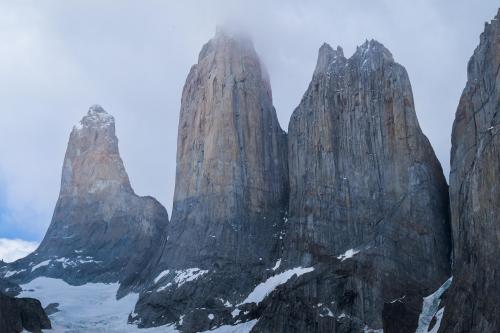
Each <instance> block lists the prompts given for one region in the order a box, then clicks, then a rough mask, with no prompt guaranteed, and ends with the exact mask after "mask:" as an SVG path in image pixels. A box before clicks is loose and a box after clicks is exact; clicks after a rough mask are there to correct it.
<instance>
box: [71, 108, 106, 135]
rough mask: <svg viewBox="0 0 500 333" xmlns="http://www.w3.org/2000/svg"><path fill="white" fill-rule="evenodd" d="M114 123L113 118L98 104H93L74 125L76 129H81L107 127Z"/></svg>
mask: <svg viewBox="0 0 500 333" xmlns="http://www.w3.org/2000/svg"><path fill="white" fill-rule="evenodd" d="M114 123H115V118H114V117H113V116H112V115H110V114H109V113H107V112H106V110H104V108H103V107H102V106H100V105H98V104H94V105H92V106H91V107H90V108H89V111H88V112H87V114H86V115H85V116H84V117H83V118H82V120H80V122H79V123H78V124H77V125H75V129H76V130H81V129H82V128H84V127H101V128H102V127H109V126H110V125H113V124H114Z"/></svg>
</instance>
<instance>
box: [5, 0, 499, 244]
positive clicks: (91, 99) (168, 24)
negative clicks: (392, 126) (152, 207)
mask: <svg viewBox="0 0 500 333" xmlns="http://www.w3.org/2000/svg"><path fill="white" fill-rule="evenodd" d="M497 7H498V1H497V0H481V1H466V0H448V1H442V0H441V1H438V0H426V1H424V0H413V1H400V0H365V1H356V0H349V1H332V0H329V1H327V0H325V1H298V0H295V1H293V0H292V1H290V0H288V1H267V0H262V1H256V0H253V1H234V0H227V1H222V0H221V1H186V0H182V1H175V2H174V1H153V0H151V1H102V0H99V1H88V0H87V1H83V0H82V1H62V0H61V1H3V0H0V45H1V46H0V103H1V104H0V105H1V108H0V238H21V239H25V240H29V241H39V240H41V238H42V237H43V234H44V232H45V230H46V228H47V227H48V224H49V223H50V219H51V215H52V210H53V208H54V206H55V202H56V200H57V195H58V192H59V185H60V173H61V166H62V161H63V157H64V153H65V149H66V144H67V141H68V136H69V133H70V131H71V128H72V126H73V125H74V124H75V123H77V122H78V121H79V120H80V119H81V117H82V116H83V115H84V114H85V113H86V111H87V109H88V107H89V106H90V105H91V104H95V103H98V104H101V105H102V106H103V107H104V108H105V109H106V110H107V111H108V112H109V113H111V114H113V115H114V116H115V118H116V126H117V135H118V137H119V140H120V151H121V154H122V158H123V160H124V162H125V167H126V169H127V171H128V174H129V176H130V180H131V182H132V186H133V187H134V189H135V191H136V192H137V193H138V194H139V195H152V196H154V197H156V198H157V199H158V200H159V201H160V202H162V203H163V204H164V205H165V206H166V208H167V209H168V211H169V213H170V212H171V206H172V196H173V190H174V180H175V179H174V177H175V153H176V137H177V123H178V114H179V108H180V98H181V91H182V86H183V84H184V80H185V78H186V76H187V73H188V71H189V68H190V67H191V65H192V64H193V63H195V62H196V59H197V57H198V52H199V50H200V49H201V47H202V45H203V44H204V43H205V42H206V41H207V40H208V39H210V38H211V37H212V36H213V34H214V33H215V27H216V25H217V24H221V25H223V24H226V25H227V24H229V25H238V26H239V27H241V28H243V29H245V30H246V31H247V32H248V33H249V34H250V35H251V36H252V37H253V40H254V44H255V47H256V49H257V52H258V53H259V54H260V56H261V58H262V60H263V62H264V64H265V65H266V67H267V69H268V71H269V74H270V76H271V84H272V88H273V95H274V105H275V107H276V110H277V112H278V117H279V120H280V122H281V126H282V127H283V128H284V129H287V127H288V121H289V118H290V115H291V113H292V111H293V110H294V108H295V107H296V106H297V105H298V103H299V101H300V99H301V97H302V94H303V93H304V91H305V89H306V87H307V85H308V84H309V81H310V79H311V76H312V72H313V69H314V65H315V62H316V56H317V50H318V48H319V47H320V45H321V44H322V43H323V42H328V43H329V44H331V45H332V46H333V47H335V46H337V45H341V46H342V47H343V48H344V53H345V55H346V56H350V55H351V54H352V53H353V52H354V51H355V48H356V45H360V44H361V43H363V41H364V40H365V39H371V38H374V39H377V40H378V41H380V42H381V43H383V44H384V45H385V46H386V47H387V48H388V49H389V50H390V51H391V52H392V54H393V55H394V58H395V60H396V61H397V62H399V63H401V64H402V65H404V66H405V67H406V69H407V70H408V73H409V75H410V80H411V82H412V86H413V93H414V96H415V103H416V109H417V115H418V117H419V121H420V124H421V127H422V129H423V131H424V133H425V134H426V135H427V136H428V137H429V139H430V141H431V143H432V144H433V146H434V149H435V151H436V154H437V156H438V158H439V159H440V161H441V163H442V165H443V168H444V170H445V174H446V175H447V174H448V172H449V150H450V133H451V126H452V122H453V118H454V113H455V109H456V106H457V104H458V99H459V96H460V93H461V91H462V89H463V87H464V85H465V81H466V68H467V61H468V59H469V57H470V56H471V55H472V52H473V50H474V48H475V47H476V45H477V44H478V42H479V34H480V33H481V31H482V30H483V28H484V22H485V21H489V20H491V19H492V18H493V17H494V15H495V14H496V12H497Z"/></svg>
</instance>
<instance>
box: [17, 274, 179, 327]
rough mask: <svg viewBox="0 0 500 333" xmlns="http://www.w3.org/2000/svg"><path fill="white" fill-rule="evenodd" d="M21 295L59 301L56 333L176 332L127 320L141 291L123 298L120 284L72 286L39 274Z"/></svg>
mask: <svg viewBox="0 0 500 333" xmlns="http://www.w3.org/2000/svg"><path fill="white" fill-rule="evenodd" d="M21 287H22V288H23V292H22V293H21V295H20V296H21V297H34V298H37V299H39V300H40V302H41V303H42V306H43V307H46V306H47V305H49V304H50V303H59V306H58V309H59V312H56V313H54V314H52V315H50V316H49V318H50V320H51V321H52V327H53V329H52V330H50V331H48V332H53V333H63V332H64V333H87V332H88V333H90V332H92V333H101V332H102V333H123V332H127V333H133V332H141V333H176V332H178V331H177V330H176V329H175V327H173V326H160V327H155V328H149V329H139V328H137V326H135V325H130V324H127V319H128V316H129V314H130V313H131V312H132V310H133V309H134V306H135V303H136V302H137V298H138V295H137V294H129V295H127V296H125V297H123V298H121V299H119V300H117V299H116V292H117V290H118V287H119V284H118V283H113V284H105V283H87V284H85V285H82V286H71V285H69V284H67V283H66V282H64V281H62V280H59V279H52V278H46V277H39V278H37V279H35V280H33V281H31V282H29V283H27V284H24V285H22V286H21Z"/></svg>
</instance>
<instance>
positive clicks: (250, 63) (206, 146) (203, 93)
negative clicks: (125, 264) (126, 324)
mask: <svg viewBox="0 0 500 333" xmlns="http://www.w3.org/2000/svg"><path fill="white" fill-rule="evenodd" d="M177 145H178V146H177V174H176V185H175V195H174V207H173V212H172V220H171V224H170V227H169V230H168V241H166V243H165V244H164V249H163V251H162V253H161V257H160V258H158V259H157V260H155V261H154V262H153V269H152V270H151V273H150V280H151V286H150V290H149V291H147V292H145V293H143V295H142V296H141V299H140V301H139V303H138V306H137V307H136V312H138V313H139V314H140V317H141V324H142V325H145V326H149V325H158V324H162V323H169V322H178V323H179V322H181V321H182V327H183V330H184V331H186V332H193V331H197V330H204V329H208V328H210V327H211V326H213V325H215V324H217V323H221V322H222V321H223V320H225V319H224V318H226V320H227V318H232V316H231V315H230V312H231V310H232V308H231V307H230V306H229V307H226V306H225V305H224V303H226V304H229V303H231V304H236V303H238V302H239V301H241V300H242V299H243V298H244V297H245V296H246V293H248V292H249V291H250V290H251V288H252V287H253V286H255V285H256V284H257V283H258V282H259V281H260V278H261V277H262V275H263V274H265V272H266V269H267V268H269V267H270V266H272V264H273V263H274V262H275V261H276V258H277V257H278V256H279V251H280V248H279V246H278V244H279V237H280V230H281V225H282V224H283V218H284V216H285V214H286V208H287V203H288V169H287V141H286V133H285V132H284V131H283V130H282V129H281V128H280V125H279V123H278V120H277V116H276V112H275V109H274V107H273V105H272V93H271V88H270V83H269V79H268V76H267V73H266V71H265V69H264V68H263V66H262V64H261V62H260V60H259V58H258V56H257V54H256V52H255V50H254V48H253V45H252V43H251V41H250V40H249V39H248V38H246V37H245V36H241V35H238V34H234V35H232V34H230V33H227V32H225V31H220V30H219V31H218V32H217V34H216V36H215V37H214V38H213V39H212V40H210V41H209V42H208V43H207V44H205V45H204V46H203V49H202V50H201V52H200V55H199V59H198V63H197V64H196V65H194V66H193V67H192V68H191V70H190V72H189V75H188V77H187V80H186V83H185V86H184V90H183V94H182V102H181V112H180V120H179V133H178V143H177ZM165 270H169V271H168V274H166V275H165V276H164V277H162V278H159V279H158V280H156V281H153V280H154V278H156V277H158V276H159V274H160V273H161V272H162V271H165ZM183 274H185V275H187V276H196V279H192V280H191V281H189V282H186V283H182V284H180V283H175V281H176V280H178V278H179V276H180V275H183ZM200 309H203V310H200ZM210 311H211V312H210ZM209 312H210V313H212V314H214V318H213V319H207V314H208V313H209ZM181 316H182V320H180V318H181ZM132 320H133V319H132ZM153 323H154V324H153ZM179 326H180V325H179Z"/></svg>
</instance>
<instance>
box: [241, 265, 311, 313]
mask: <svg viewBox="0 0 500 333" xmlns="http://www.w3.org/2000/svg"><path fill="white" fill-rule="evenodd" d="M313 270H314V268H313V267H307V268H303V267H296V268H293V269H289V270H287V271H284V272H282V273H279V274H276V275H273V276H271V277H270V278H268V279H267V280H266V281H265V282H262V283H261V284H259V285H257V286H256V287H255V289H254V290H253V291H252V292H251V293H250V295H248V297H247V298H246V299H245V300H244V301H243V302H241V303H240V304H238V305H241V304H245V303H256V304H259V303H260V302H262V300H263V299H264V298H265V297H266V296H267V295H269V294H270V293H271V292H272V291H273V290H274V289H276V287H278V286H279V285H281V284H283V283H286V282H287V281H288V280H289V279H290V278H291V277H292V276H294V275H297V276H301V275H303V274H305V273H309V272H312V271H313Z"/></svg>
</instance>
